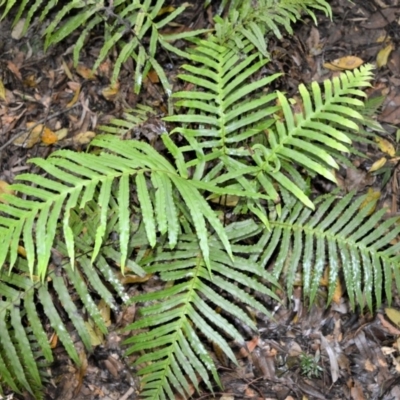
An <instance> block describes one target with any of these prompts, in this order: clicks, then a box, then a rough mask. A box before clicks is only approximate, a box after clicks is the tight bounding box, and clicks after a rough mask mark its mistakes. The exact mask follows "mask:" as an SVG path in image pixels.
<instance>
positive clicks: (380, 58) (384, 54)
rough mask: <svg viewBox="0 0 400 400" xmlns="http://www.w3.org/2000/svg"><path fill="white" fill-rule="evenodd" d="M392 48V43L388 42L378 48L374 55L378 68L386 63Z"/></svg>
mask: <svg viewBox="0 0 400 400" xmlns="http://www.w3.org/2000/svg"><path fill="white" fill-rule="evenodd" d="M393 49H394V45H393V43H389V44H388V45H387V46H386V47H384V48H383V49H381V50H379V53H378V55H377V56H376V65H377V66H378V68H381V67H384V66H385V65H386V64H387V63H388V59H389V55H390V53H391V52H392V50H393Z"/></svg>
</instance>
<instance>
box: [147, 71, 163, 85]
mask: <svg viewBox="0 0 400 400" xmlns="http://www.w3.org/2000/svg"><path fill="white" fill-rule="evenodd" d="M147 78H149V80H150V82H151V83H159V82H160V78H159V77H158V74H157V72H156V71H155V70H154V69H152V70H150V71H149V73H148V74H147Z"/></svg>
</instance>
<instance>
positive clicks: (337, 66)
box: [324, 56, 364, 71]
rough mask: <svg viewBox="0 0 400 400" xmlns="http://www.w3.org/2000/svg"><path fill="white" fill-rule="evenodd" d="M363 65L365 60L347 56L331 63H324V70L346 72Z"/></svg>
mask: <svg viewBox="0 0 400 400" xmlns="http://www.w3.org/2000/svg"><path fill="white" fill-rule="evenodd" d="M362 64H364V60H363V59H361V58H360V57H355V56H345V57H342V58H337V59H336V60H333V61H331V62H327V63H324V68H326V69H329V70H331V71H344V70H352V69H355V68H358V67H359V66H360V65H362Z"/></svg>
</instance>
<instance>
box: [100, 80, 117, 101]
mask: <svg viewBox="0 0 400 400" xmlns="http://www.w3.org/2000/svg"><path fill="white" fill-rule="evenodd" d="M119 87H120V85H119V82H115V83H114V84H111V85H110V86H107V87H106V88H104V89H103V90H102V91H101V94H102V95H103V96H104V98H105V99H107V100H113V99H114V98H115V96H116V95H117V94H118V92H119Z"/></svg>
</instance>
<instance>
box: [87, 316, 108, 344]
mask: <svg viewBox="0 0 400 400" xmlns="http://www.w3.org/2000/svg"><path fill="white" fill-rule="evenodd" d="M85 326H86V329H87V331H88V333H89V337H90V344H91V345H92V346H93V347H96V346H100V345H101V344H103V341H104V336H103V334H102V333H101V332H100V334H99V333H98V332H96V330H95V324H94V322H93V321H92V320H91V319H89V320H88V321H85Z"/></svg>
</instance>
